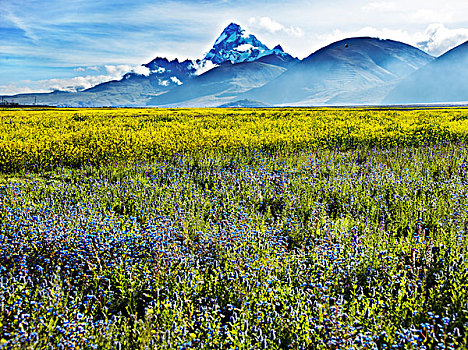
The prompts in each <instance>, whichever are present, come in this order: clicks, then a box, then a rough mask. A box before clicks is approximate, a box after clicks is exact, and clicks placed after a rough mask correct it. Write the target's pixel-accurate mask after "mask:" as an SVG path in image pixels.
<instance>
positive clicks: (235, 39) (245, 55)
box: [204, 23, 289, 64]
mask: <svg viewBox="0 0 468 350" xmlns="http://www.w3.org/2000/svg"><path fill="white" fill-rule="evenodd" d="M271 54H276V55H280V56H289V55H288V54H287V53H285V52H284V51H283V49H282V48H281V46H279V45H278V46H276V47H275V48H274V49H273V50H270V49H269V48H268V47H267V46H266V45H265V44H263V43H262V42H261V41H260V40H258V39H257V37H256V36H255V35H253V34H249V33H247V32H246V31H245V30H244V29H242V28H241V26H240V25H238V24H236V23H231V24H229V25H228V26H227V27H226V28H225V29H224V30H223V32H222V33H221V35H220V36H219V37H218V39H216V41H215V43H214V45H213V48H212V49H211V50H210V51H209V52H208V53H207V54H206V56H205V58H204V60H205V61H211V62H213V63H214V64H222V63H224V62H231V63H233V64H234V63H241V62H252V61H255V60H257V59H259V58H261V57H264V56H268V55H271Z"/></svg>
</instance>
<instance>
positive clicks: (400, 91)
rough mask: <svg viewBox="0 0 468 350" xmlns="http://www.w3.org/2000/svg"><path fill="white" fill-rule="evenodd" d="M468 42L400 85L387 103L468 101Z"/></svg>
mask: <svg viewBox="0 0 468 350" xmlns="http://www.w3.org/2000/svg"><path fill="white" fill-rule="evenodd" d="M467 82H468V41H467V42H465V43H463V44H461V45H459V46H457V47H455V48H453V49H452V50H450V51H448V52H446V53H445V54H443V55H442V56H440V57H439V58H438V59H436V60H435V61H434V62H432V63H431V64H428V65H427V66H425V67H423V68H421V69H420V70H418V71H417V72H415V73H414V74H412V75H410V76H408V77H407V78H406V79H404V80H403V81H402V82H401V83H399V84H398V85H397V86H396V87H395V88H394V89H392V91H391V92H390V93H389V94H388V96H386V98H385V99H384V103H391V104H397V103H438V102H439V103H447V102H468V83H467Z"/></svg>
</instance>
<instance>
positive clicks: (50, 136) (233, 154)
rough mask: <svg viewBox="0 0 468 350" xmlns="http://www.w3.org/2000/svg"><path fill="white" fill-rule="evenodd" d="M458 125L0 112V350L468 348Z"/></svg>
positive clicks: (424, 115)
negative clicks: (1, 349)
mask: <svg viewBox="0 0 468 350" xmlns="http://www.w3.org/2000/svg"><path fill="white" fill-rule="evenodd" d="M467 135H468V109H431V110H405V109H400V110H398V109H394V110H380V109H325V108H324V109H265V110H261V109H255V110H249V109H239V110H235V109H187V110H184V109H175V110H163V109H109V110H105V109H102V110H91V109H89V110H88V109H78V110H70V109H63V110H50V111H49V110H37V111H28V110H18V111H8V110H7V111H0V238H1V241H2V246H1V249H0V308H1V312H0V329H1V330H0V348H5V349H36V348H41V349H42V348H44V349H191V348H200V349H252V348H254V349H394V348H401V349H463V348H466V347H468V333H467V329H468V293H467V287H468V259H467V248H468V246H467V245H468V244H467V230H468V140H467Z"/></svg>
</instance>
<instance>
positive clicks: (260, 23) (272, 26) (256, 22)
mask: <svg viewBox="0 0 468 350" xmlns="http://www.w3.org/2000/svg"><path fill="white" fill-rule="evenodd" d="M249 23H250V26H251V27H254V28H257V29H262V30H267V31H269V32H270V33H272V34H274V33H277V32H283V33H285V34H288V35H290V36H294V37H302V36H304V31H303V30H302V29H301V28H300V27H295V26H289V27H286V26H284V25H282V24H281V23H279V22H276V21H275V20H273V19H271V18H270V17H260V18H257V17H251V18H250V19H249Z"/></svg>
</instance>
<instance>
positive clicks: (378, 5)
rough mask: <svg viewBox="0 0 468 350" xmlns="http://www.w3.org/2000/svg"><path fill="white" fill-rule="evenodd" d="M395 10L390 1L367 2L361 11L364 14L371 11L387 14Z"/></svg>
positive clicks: (393, 4)
mask: <svg viewBox="0 0 468 350" xmlns="http://www.w3.org/2000/svg"><path fill="white" fill-rule="evenodd" d="M396 8H397V7H396V4H395V3H394V2H391V1H374V2H369V3H367V4H365V5H364V6H363V7H362V9H363V10H364V11H366V12H372V11H382V12H387V11H392V10H395V9H396Z"/></svg>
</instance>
